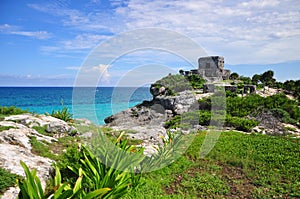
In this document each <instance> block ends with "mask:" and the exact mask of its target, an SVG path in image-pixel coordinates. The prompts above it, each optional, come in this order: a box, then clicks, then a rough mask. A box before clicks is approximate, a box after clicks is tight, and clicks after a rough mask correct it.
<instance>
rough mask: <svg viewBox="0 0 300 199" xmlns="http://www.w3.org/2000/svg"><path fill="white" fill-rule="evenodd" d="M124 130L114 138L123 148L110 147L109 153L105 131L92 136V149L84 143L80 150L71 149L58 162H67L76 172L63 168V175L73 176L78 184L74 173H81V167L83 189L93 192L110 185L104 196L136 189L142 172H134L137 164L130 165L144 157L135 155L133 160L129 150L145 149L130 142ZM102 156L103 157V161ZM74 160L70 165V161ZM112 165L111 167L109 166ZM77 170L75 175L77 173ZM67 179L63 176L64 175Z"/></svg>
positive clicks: (71, 181)
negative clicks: (67, 171) (102, 133)
mask: <svg viewBox="0 0 300 199" xmlns="http://www.w3.org/2000/svg"><path fill="white" fill-rule="evenodd" d="M123 135H124V133H121V135H120V136H119V137H118V139H117V140H116V141H115V145H116V146H117V147H119V148H120V149H122V150H118V151H113V150H110V154H107V152H106V151H107V147H109V146H108V145H105V144H103V143H109V142H110V141H109V140H106V141H105V142H104V141H103V140H102V141H101V139H104V137H103V135H101V134H100V135H99V137H96V138H95V137H93V138H92V140H93V141H95V143H93V142H90V143H91V144H92V147H91V149H92V150H93V151H91V150H89V149H88V148H86V147H85V146H82V147H81V149H80V150H77V151H76V149H75V148H74V149H72V150H68V151H67V153H66V154H64V158H62V159H63V161H62V162H59V164H58V166H60V167H63V168H64V167H65V166H67V167H68V169H69V171H72V172H73V176H70V173H67V175H66V170H65V169H63V170H62V171H63V172H62V176H64V175H65V176H67V178H68V179H70V177H71V178H72V180H69V182H70V184H71V186H75V185H74V183H75V180H74V179H75V178H74V176H77V177H78V176H80V174H79V171H80V169H82V175H83V178H82V189H83V190H84V192H85V193H92V192H95V191H96V190H100V189H103V188H110V190H109V191H108V192H107V193H106V194H104V195H103V198H119V197H120V196H122V195H124V194H126V193H127V192H129V191H130V190H132V189H134V188H135V187H136V186H138V185H139V179H140V175H137V174H134V170H133V169H134V168H132V167H129V165H131V164H132V163H134V162H135V161H137V163H138V162H141V161H142V159H136V158H135V157H134V155H133V156H131V157H133V158H131V159H130V160H129V159H128V158H127V159H126V153H133V152H135V153H136V152H137V153H139V154H140V153H142V151H140V152H139V151H138V150H137V149H136V148H135V147H133V146H130V145H128V140H126V139H125V140H124V139H122V137H123ZM100 160H101V161H100ZM70 162H72V163H71V164H70V165H68V163H70ZM110 166H111V167H110ZM74 174H75V175H74ZM63 179H64V177H63Z"/></svg>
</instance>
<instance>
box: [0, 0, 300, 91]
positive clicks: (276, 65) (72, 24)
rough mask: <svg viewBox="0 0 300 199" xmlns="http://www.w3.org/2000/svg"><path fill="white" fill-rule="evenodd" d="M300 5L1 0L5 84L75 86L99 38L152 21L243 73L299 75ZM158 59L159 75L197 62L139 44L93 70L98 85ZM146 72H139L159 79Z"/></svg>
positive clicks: (1, 77) (276, 1)
mask: <svg viewBox="0 0 300 199" xmlns="http://www.w3.org/2000/svg"><path fill="white" fill-rule="evenodd" d="M299 8H300V1H299V0H284V1H283V0H234V1H232V0H205V1H204V0H203V1H199V0H186V1H183V0H125V1H121V0H106V1H104V0H90V1H89V0H87V1H82V0H78V1H77V0H76V1H75V0H73V1H72V0H39V1H30V0H27V1H24V0H20V1H10V0H1V3H0V42H1V46H0V57H1V63H0V66H1V67H0V86H12V85H15V86H72V85H73V84H74V80H75V79H76V77H77V73H78V70H79V69H80V67H81V66H82V65H83V64H84V62H85V61H86V60H87V59H88V57H89V55H90V53H91V51H92V50H93V49H94V48H95V47H96V46H97V45H99V44H101V42H104V41H107V39H110V38H113V37H115V36H116V35H118V34H120V33H123V32H125V31H131V30H135V29H142V28H149V27H152V28H153V27H155V28H163V29H168V30H172V31H176V32H178V33H180V34H182V35H185V36H186V37H189V38H191V39H192V40H193V41H195V42H197V43H198V44H199V45H200V46H201V47H202V48H203V49H205V51H206V53H207V54H208V55H221V56H224V57H225V63H226V67H227V68H229V69H231V70H232V71H235V72H238V73H240V74H242V75H244V76H252V75H253V74H255V73H262V72H264V71H266V70H269V69H271V70H274V71H275V76H276V78H277V79H278V80H280V81H284V80H287V79H300V70H299V66H300V9H299ZM154 60H155V61H154ZM151 64H152V65H151ZM153 64H156V65H161V66H167V67H169V68H170V69H171V70H164V69H162V72H161V73H159V74H156V73H153V74H152V75H155V76H156V77H155V78H160V77H159V76H162V75H165V74H167V73H168V72H170V71H172V70H173V71H175V72H176V71H177V70H178V69H180V68H183V69H192V68H193V67H195V66H191V65H189V64H188V63H187V62H186V61H184V60H182V59H181V58H179V57H177V56H175V55H170V54H168V53H166V52H158V51H155V52H151V51H143V52H138V51H137V52H132V53H131V54H128V55H124V56H122V57H120V58H118V60H116V61H115V62H114V64H111V65H105V64H103V63H97V64H96V65H95V69H96V70H97V71H100V72H101V74H102V75H103V76H102V77H103V78H102V79H100V80H99V84H100V85H101V86H110V85H116V84H117V83H118V82H122V81H120V79H122V77H124V75H125V74H129V72H130V71H132V70H134V69H136V68H138V67H139V66H143V68H144V69H145V68H146V67H145V66H148V68H149V71H151V67H152V68H153V69H155V70H158V68H157V67H155V66H153ZM146 71H147V70H146ZM149 71H148V72H149ZM149 76H150V75H149ZM149 76H147V77H146V76H145V77H142V78H145V82H147V81H153V80H155V78H150V77H149ZM148 77H149V78H148ZM127 79H128V80H127V81H130V78H127ZM131 79H132V78H131ZM132 82H134V81H132Z"/></svg>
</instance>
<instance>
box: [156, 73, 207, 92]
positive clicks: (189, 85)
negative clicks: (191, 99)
mask: <svg viewBox="0 0 300 199" xmlns="http://www.w3.org/2000/svg"><path fill="white" fill-rule="evenodd" d="M204 84H205V80H204V79H202V78H201V77H200V76H199V75H196V74H191V75H188V76H183V75H179V74H177V75H169V76H166V77H164V78H162V79H160V80H158V81H156V82H155V83H154V84H152V85H151V86H152V87H156V88H160V87H162V86H164V87H165V88H166V95H168V96H174V95H176V93H178V92H181V91H186V90H192V89H202V88H203V85H204Z"/></svg>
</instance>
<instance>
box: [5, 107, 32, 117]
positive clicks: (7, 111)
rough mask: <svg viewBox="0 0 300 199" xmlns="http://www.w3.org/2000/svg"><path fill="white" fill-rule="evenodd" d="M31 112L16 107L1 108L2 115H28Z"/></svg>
mask: <svg viewBox="0 0 300 199" xmlns="http://www.w3.org/2000/svg"><path fill="white" fill-rule="evenodd" d="M28 112H29V111H27V110H23V109H20V108H17V107H15V106H10V107H6V106H0V115H18V114H23V113H28Z"/></svg>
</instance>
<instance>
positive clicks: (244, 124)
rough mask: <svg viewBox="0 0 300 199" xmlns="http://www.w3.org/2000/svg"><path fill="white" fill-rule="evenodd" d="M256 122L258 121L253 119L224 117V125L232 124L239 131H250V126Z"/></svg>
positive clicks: (256, 123) (255, 124) (253, 125)
mask: <svg viewBox="0 0 300 199" xmlns="http://www.w3.org/2000/svg"><path fill="white" fill-rule="evenodd" d="M258 124H259V122H258V121H256V120H254V119H245V118H240V117H231V116H227V117H226V125H227V126H232V127H234V128H236V129H237V130H240V131H246V132H250V131H251V130H252V128H253V127H255V126H257V125H258Z"/></svg>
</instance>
